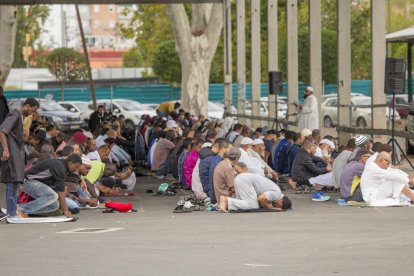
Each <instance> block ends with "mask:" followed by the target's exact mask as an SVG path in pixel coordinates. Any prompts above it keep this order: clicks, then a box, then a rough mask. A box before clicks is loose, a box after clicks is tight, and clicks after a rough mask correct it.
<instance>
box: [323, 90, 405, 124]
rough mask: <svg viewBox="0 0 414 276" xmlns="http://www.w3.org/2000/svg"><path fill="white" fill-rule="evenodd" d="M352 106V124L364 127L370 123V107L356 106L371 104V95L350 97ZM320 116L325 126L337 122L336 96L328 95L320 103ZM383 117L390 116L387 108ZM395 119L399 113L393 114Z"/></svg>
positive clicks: (387, 117)
mask: <svg viewBox="0 0 414 276" xmlns="http://www.w3.org/2000/svg"><path fill="white" fill-rule="evenodd" d="M351 105H353V106H354V107H352V110H351V113H352V118H351V119H352V122H351V125H352V126H356V127H358V128H365V127H367V126H369V125H371V108H370V107H358V106H360V105H366V106H369V105H371V97H367V96H357V97H352V98H351ZM322 118H323V126H324V127H325V128H329V127H334V126H336V125H337V124H338V97H329V98H328V99H326V100H325V101H324V102H323V103H322ZM385 118H386V119H389V118H390V112H389V109H388V108H387V109H386V112H385ZM395 118H396V119H399V118H400V117H399V115H398V114H396V115H395Z"/></svg>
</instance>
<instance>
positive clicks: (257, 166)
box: [239, 137, 265, 176]
mask: <svg viewBox="0 0 414 276" xmlns="http://www.w3.org/2000/svg"><path fill="white" fill-rule="evenodd" d="M252 144H253V140H252V139H250V138H249V137H244V138H243V139H242V140H241V142H240V153H241V154H240V159H239V162H242V163H244V164H246V166H247V169H248V171H249V173H257V174H260V175H261V176H265V172H264V169H265V168H264V166H263V165H262V163H261V162H260V160H258V159H257V158H254V157H251V156H250V155H249V153H248V152H249V151H250V150H251V148H252Z"/></svg>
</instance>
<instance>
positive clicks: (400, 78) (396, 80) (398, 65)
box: [384, 58, 405, 94]
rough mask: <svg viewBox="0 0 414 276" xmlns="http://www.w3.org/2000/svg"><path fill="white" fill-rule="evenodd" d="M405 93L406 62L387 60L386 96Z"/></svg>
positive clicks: (393, 59)
mask: <svg viewBox="0 0 414 276" xmlns="http://www.w3.org/2000/svg"><path fill="white" fill-rule="evenodd" d="M404 92H405V61H404V59H398V58H386V59H385V78H384V93H385V94H404Z"/></svg>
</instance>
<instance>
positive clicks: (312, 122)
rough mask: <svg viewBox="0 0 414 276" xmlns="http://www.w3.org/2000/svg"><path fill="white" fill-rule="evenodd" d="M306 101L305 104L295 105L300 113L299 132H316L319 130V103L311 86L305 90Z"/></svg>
mask: <svg viewBox="0 0 414 276" xmlns="http://www.w3.org/2000/svg"><path fill="white" fill-rule="evenodd" d="M304 93H305V101H304V102H303V104H299V103H297V102H295V103H294V105H295V106H296V109H297V111H298V113H299V122H298V131H301V130H302V129H304V128H307V129H310V130H314V129H317V128H319V116H318V101H317V99H316V97H315V96H314V95H313V88H312V87H311V86H308V87H306V89H305V92H304Z"/></svg>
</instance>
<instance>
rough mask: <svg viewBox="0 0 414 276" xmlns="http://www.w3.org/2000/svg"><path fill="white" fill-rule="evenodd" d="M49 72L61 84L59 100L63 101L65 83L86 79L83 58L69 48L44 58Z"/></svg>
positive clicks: (60, 49)
mask: <svg viewBox="0 0 414 276" xmlns="http://www.w3.org/2000/svg"><path fill="white" fill-rule="evenodd" d="M46 64H47V67H48V69H49V72H50V73H52V74H53V75H55V77H56V79H57V80H58V81H60V83H61V100H62V101H63V100H64V86H65V82H67V81H74V80H85V79H87V77H88V72H87V67H86V63H85V58H84V56H83V55H82V54H80V53H78V52H76V51H75V50H73V49H70V48H58V49H55V50H54V51H53V52H51V53H50V54H49V55H48V56H47V58H46Z"/></svg>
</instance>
